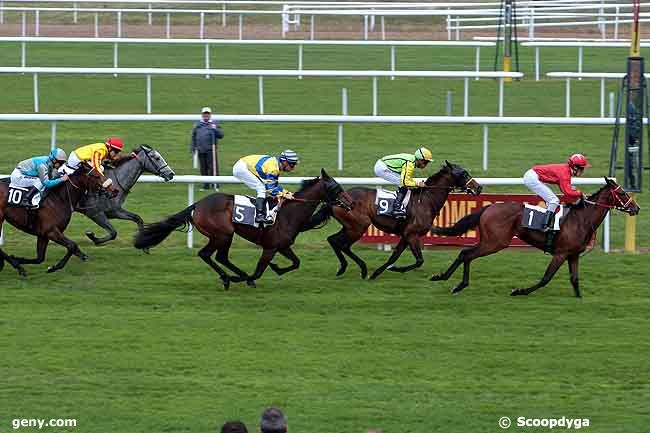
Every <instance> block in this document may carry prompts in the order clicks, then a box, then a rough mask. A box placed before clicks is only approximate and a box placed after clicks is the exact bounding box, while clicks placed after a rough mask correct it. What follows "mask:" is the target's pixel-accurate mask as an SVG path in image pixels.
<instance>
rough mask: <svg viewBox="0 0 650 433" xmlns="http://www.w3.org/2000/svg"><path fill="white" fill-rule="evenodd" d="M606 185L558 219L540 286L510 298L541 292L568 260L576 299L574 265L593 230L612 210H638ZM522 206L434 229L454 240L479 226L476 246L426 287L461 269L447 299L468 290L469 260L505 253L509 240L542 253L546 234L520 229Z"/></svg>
mask: <svg viewBox="0 0 650 433" xmlns="http://www.w3.org/2000/svg"><path fill="white" fill-rule="evenodd" d="M605 181H606V182H605V185H604V186H603V187H602V188H601V189H600V190H598V191H597V192H596V193H595V194H593V195H592V196H591V197H589V198H588V199H587V200H585V201H584V203H582V204H578V205H577V206H574V207H573V208H572V209H571V210H570V212H569V213H568V215H567V216H566V217H565V218H564V219H563V222H562V226H561V230H560V232H559V233H558V235H557V237H556V239H555V249H554V252H553V258H552V259H551V263H549V265H548V268H547V269H546V272H545V273H544V276H543V277H542V279H541V281H540V282H539V283H537V284H535V285H534V286H532V287H529V288H527V289H515V290H513V291H512V293H511V295H512V296H517V295H529V294H530V293H532V292H534V291H535V290H537V289H539V288H541V287H544V286H545V285H546V284H548V282H549V281H551V279H552V278H553V276H554V275H555V273H556V272H557V270H558V269H559V268H560V266H562V264H563V263H564V262H565V261H567V260H568V262H569V272H570V274H571V285H572V286H573V290H574V293H575V295H576V296H577V297H580V296H581V295H580V285H579V280H578V261H579V259H580V254H581V253H582V252H584V251H585V249H586V248H587V245H588V244H589V241H590V240H591V239H592V237H593V235H594V234H595V233H596V229H597V228H598V226H600V224H601V223H602V222H603V219H605V216H606V215H607V212H608V211H609V210H610V209H617V210H620V211H623V212H626V213H628V214H630V215H636V214H638V213H639V206H638V205H637V204H636V203H635V202H634V200H633V199H632V198H631V197H630V196H629V195H628V194H627V193H626V192H625V190H623V188H622V187H621V186H620V185H618V184H617V183H616V182H614V181H613V180H611V179H609V178H605ZM523 208H524V207H523V205H522V204H520V203H512V202H507V203H498V204H492V205H489V206H486V207H484V208H482V209H480V210H478V211H476V212H474V213H473V214H470V215H467V216H466V217H464V218H461V219H460V220H459V221H458V222H457V223H456V224H454V225H453V226H451V227H436V228H434V229H433V232H434V233H436V234H439V235H443V236H459V235H461V234H463V233H465V232H466V231H468V230H470V229H472V228H474V227H476V226H478V227H479V233H480V241H479V243H478V244H476V245H473V246H471V247H469V248H465V249H464V250H462V251H461V252H460V254H459V255H458V257H457V258H456V260H455V261H454V262H453V263H452V264H451V266H450V267H449V269H447V270H446V271H445V272H444V273H443V274H439V275H434V276H432V277H431V281H440V280H447V279H449V277H451V275H452V274H453V273H454V271H455V270H456V269H457V268H458V267H459V266H460V264H461V263H462V264H463V280H462V281H461V282H460V284H458V285H457V286H456V287H455V288H454V289H453V290H452V293H458V292H460V291H461V290H463V289H464V288H465V287H467V286H468V285H469V264H470V263H471V261H472V260H474V259H476V258H479V257H483V256H487V255H489V254H494V253H496V252H498V251H501V250H502V249H504V248H507V247H508V246H509V245H510V241H511V240H512V237H513V236H517V237H519V239H521V240H523V241H525V242H527V243H528V244H530V245H532V246H534V247H536V248H539V249H541V250H543V249H544V239H545V233H543V232H540V231H537V230H530V229H527V228H523V227H521V218H522V212H523Z"/></svg>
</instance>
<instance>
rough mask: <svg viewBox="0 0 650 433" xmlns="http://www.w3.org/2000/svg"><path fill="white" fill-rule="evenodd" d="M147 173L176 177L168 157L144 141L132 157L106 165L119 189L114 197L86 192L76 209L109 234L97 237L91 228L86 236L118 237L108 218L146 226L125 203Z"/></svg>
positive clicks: (95, 239) (97, 240) (101, 241)
mask: <svg viewBox="0 0 650 433" xmlns="http://www.w3.org/2000/svg"><path fill="white" fill-rule="evenodd" d="M144 172H147V173H151V174H154V175H156V176H160V177H162V178H163V179H164V180H165V181H169V180H172V179H173V178H174V171H173V170H172V169H171V167H169V164H167V162H166V161H165V158H163V157H162V155H161V154H160V153H158V151H156V150H154V149H153V148H151V147H150V146H147V145H146V144H142V145H140V146H138V147H137V148H136V149H135V150H133V152H131V154H130V155H129V156H127V157H126V158H122V159H121V160H120V161H118V162H117V163H116V166H115V167H107V168H106V170H104V175H105V176H106V177H108V178H109V179H111V180H112V181H113V188H115V190H116V191H117V194H116V195H115V196H108V195H107V194H100V193H99V192H95V193H92V194H88V195H86V196H85V197H84V198H82V199H81V201H80V202H79V203H78V204H77V206H76V207H75V210H76V211H77V212H79V213H82V214H84V215H86V216H87V217H88V218H90V219H91V220H93V221H94V222H95V223H96V224H97V225H99V226H100V227H102V228H103V229H104V230H106V231H107V232H108V235H106V236H104V237H101V238H98V237H97V236H95V233H93V232H92V231H90V230H88V231H86V236H88V238H89V239H90V240H91V241H93V242H94V243H95V245H102V244H104V243H106V242H108V241H112V240H114V239H115V238H116V237H117V231H116V230H115V227H113V225H112V224H111V223H110V221H109V219H123V220H128V221H133V222H134V223H136V224H137V225H138V228H140V229H141V228H142V227H143V222H142V218H140V215H138V214H135V213H133V212H129V211H128V210H126V209H124V208H123V207H122V205H123V204H124V201H125V200H126V197H127V196H128V195H129V192H130V191H131V188H133V186H134V185H135V183H136V182H137V181H138V179H139V178H140V176H141V175H142V173H144Z"/></svg>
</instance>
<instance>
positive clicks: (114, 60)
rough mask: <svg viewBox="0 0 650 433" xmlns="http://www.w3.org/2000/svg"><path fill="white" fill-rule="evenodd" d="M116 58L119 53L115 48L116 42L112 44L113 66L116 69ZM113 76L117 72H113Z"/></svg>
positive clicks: (115, 75)
mask: <svg viewBox="0 0 650 433" xmlns="http://www.w3.org/2000/svg"><path fill="white" fill-rule="evenodd" d="M118 59H119V54H118V48H117V42H115V43H114V44H113V67H114V68H116V69H117V67H118ZM113 76H114V77H117V74H113Z"/></svg>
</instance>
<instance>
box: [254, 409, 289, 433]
mask: <svg viewBox="0 0 650 433" xmlns="http://www.w3.org/2000/svg"><path fill="white" fill-rule="evenodd" d="M260 433H287V419H286V418H285V417H284V415H283V414H282V411H281V410H280V409H277V408H275V407H270V408H268V409H266V410H265V411H264V412H263V413H262V418H261V419H260Z"/></svg>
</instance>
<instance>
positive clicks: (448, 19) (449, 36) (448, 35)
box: [447, 8, 451, 41]
mask: <svg viewBox="0 0 650 433" xmlns="http://www.w3.org/2000/svg"><path fill="white" fill-rule="evenodd" d="M447 11H449V8H447ZM450 20H451V16H450V15H447V40H448V41H451V28H450V27H449V21H450Z"/></svg>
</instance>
